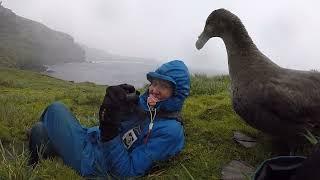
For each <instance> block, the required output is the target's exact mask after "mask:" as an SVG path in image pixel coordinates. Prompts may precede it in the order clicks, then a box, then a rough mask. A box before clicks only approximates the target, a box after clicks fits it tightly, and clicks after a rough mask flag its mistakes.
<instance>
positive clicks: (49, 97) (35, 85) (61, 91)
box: [0, 68, 270, 179]
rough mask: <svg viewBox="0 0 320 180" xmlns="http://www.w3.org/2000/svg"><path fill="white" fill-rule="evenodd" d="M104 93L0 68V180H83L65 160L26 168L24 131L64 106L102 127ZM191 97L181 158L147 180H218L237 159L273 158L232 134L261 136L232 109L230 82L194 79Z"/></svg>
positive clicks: (261, 147)
mask: <svg viewBox="0 0 320 180" xmlns="http://www.w3.org/2000/svg"><path fill="white" fill-rule="evenodd" d="M104 91H105V87H103V86H97V85H94V84H91V83H71V82H66V81H62V80H58V79H55V78H51V77H48V76H45V75H41V74H38V73H34V72H29V71H21V70H15V69H7V68H0V104H1V106H0V139H1V141H2V145H1V146H0V179H2V178H3V179H29V178H40V179H42V178H43V179H81V177H80V176H78V175H77V174H76V173H75V172H74V171H73V170H71V169H70V168H68V167H66V166H64V165H63V163H62V162H61V160H60V159H58V158H56V159H53V160H42V161H41V163H40V164H39V166H37V167H36V168H35V169H33V170H32V169H31V168H30V167H28V166H27V165H26V159H27V157H28V152H27V150H26V136H25V130H26V129H27V128H30V127H31V125H32V124H33V123H34V122H36V121H37V120H38V118H39V116H40V114H41V112H42V110H43V109H44V108H45V107H46V106H47V105H49V104H50V103H52V102H54V101H62V102H63V103H65V104H66V105H67V106H68V107H69V108H70V109H71V111H73V112H74V113H75V114H76V116H77V117H78V118H79V120H80V122H81V123H82V124H85V125H87V126H93V125H96V124H97V111H98V108H99V105H100V102H101V100H102V98H103V95H104ZM191 94H192V95H191V96H190V97H189V98H188V99H187V101H186V103H185V106H184V108H183V117H184V120H185V129H186V147H185V149H184V150H183V152H182V153H181V154H180V155H179V156H178V157H176V158H174V159H172V160H170V161H169V162H166V163H164V162H163V163H159V164H158V165H157V166H156V167H155V168H154V169H153V171H152V172H151V173H150V174H149V175H147V176H145V177H144V178H147V179H158V178H160V179H168V178H170V179H171V178H175V179H177V178H178V179H192V178H194V179H218V178H219V177H220V176H221V168H222V166H223V165H225V164H227V163H228V162H230V161H231V160H233V159H236V160H243V161H246V162H248V163H249V164H251V165H253V166H256V165H257V164H258V163H260V162H261V161H263V159H265V158H266V157H268V156H269V154H270V153H269V152H270V149H269V148H268V147H269V146H268V144H267V143H258V145H257V146H256V147H254V148H252V149H246V148H244V147H242V146H240V145H238V144H236V143H235V142H234V141H233V140H232V136H233V131H241V132H244V133H246V134H249V135H251V136H255V137H261V136H262V134H261V133H259V132H257V131H256V130H254V129H252V128H250V127H248V126H247V125H245V124H244V123H243V122H242V121H241V120H240V118H239V117H238V116H237V115H236V114H235V113H234V112H233V110H232V107H231V104H230V94H229V78H228V76H219V77H212V78H211V77H206V76H201V75H197V76H194V77H192V88H191Z"/></svg>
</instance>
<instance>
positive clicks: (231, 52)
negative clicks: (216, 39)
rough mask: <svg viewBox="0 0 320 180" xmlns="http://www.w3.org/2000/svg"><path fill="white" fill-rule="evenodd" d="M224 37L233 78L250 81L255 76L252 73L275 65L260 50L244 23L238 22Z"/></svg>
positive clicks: (230, 72)
mask: <svg viewBox="0 0 320 180" xmlns="http://www.w3.org/2000/svg"><path fill="white" fill-rule="evenodd" d="M222 39H223V41H224V43H225V46H226V49H227V53H228V66H229V74H230V77H231V80H235V79H242V80H243V79H247V80H248V81H250V80H251V79H252V78H254V76H252V75H253V74H258V73H259V71H260V70H261V68H265V67H268V66H269V65H271V66H273V65H274V64H273V63H272V62H271V61H270V60H268V58H267V57H266V56H264V55H263V54H262V53H261V52H260V51H259V49H258V48H257V47H256V45H255V44H254V43H253V41H252V39H251V38H250V36H249V34H248V32H247V31H246V29H245V27H244V26H243V25H242V23H240V24H237V27H235V28H233V30H232V31H229V32H228V33H226V34H225V35H224V36H222ZM272 64H273V65H272ZM260 67H261V68H260Z"/></svg>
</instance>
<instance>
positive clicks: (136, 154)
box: [81, 60, 190, 177]
mask: <svg viewBox="0 0 320 180" xmlns="http://www.w3.org/2000/svg"><path fill="white" fill-rule="evenodd" d="M153 78H158V79H162V80H167V81H170V82H171V83H172V85H173V87H174V92H173V95H172V96H171V97H170V98H169V99H167V100H164V101H161V102H158V103H157V105H156V106H155V108H156V109H157V110H165V111H180V110H181V109H182V106H183V102H184V100H185V99H186V98H187V96H188V95H189V91H190V77H189V72H188V69H187V67H186V66H185V64H184V63H183V62H182V61H180V60H174V61H170V62H168V63H165V64H163V65H162V66H161V67H160V68H158V69H157V70H156V71H155V72H149V73H148V74H147V79H148V80H149V81H151V79H153ZM147 97H148V90H147V91H146V92H145V93H144V94H143V95H141V96H140V101H139V106H140V107H141V108H142V109H144V110H145V111H148V106H147ZM149 123H150V119H149V118H148V117H147V118H146V119H139V117H138V115H133V116H130V117H128V119H126V120H124V121H122V122H121V127H120V133H119V135H118V136H116V137H115V138H113V139H112V140H110V141H107V142H102V141H100V137H99V136H100V132H99V128H98V127H92V128H89V129H88V130H87V136H86V140H85V146H84V150H83V152H82V160H81V174H82V175H106V174H112V175H115V176H119V177H131V176H140V175H144V174H145V173H146V172H147V171H148V170H149V169H150V168H151V167H152V165H153V164H154V163H155V162H157V161H161V160H167V159H168V158H169V157H171V156H174V155H176V154H177V153H179V152H180V151H181V150H182V148H183V147H184V141H185V139H184V138H185V137H184V130H183V126H182V124H181V123H180V122H179V121H177V120H175V119H169V118H159V117H157V116H156V117H155V120H154V125H153V128H152V131H151V133H150V136H149V137H148V140H147V142H146V143H144V139H145V138H146V136H147V134H148V128H149Z"/></svg>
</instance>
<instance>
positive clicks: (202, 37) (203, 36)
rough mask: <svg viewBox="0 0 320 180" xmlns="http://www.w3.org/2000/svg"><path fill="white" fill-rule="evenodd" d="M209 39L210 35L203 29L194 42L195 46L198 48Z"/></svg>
mask: <svg viewBox="0 0 320 180" xmlns="http://www.w3.org/2000/svg"><path fill="white" fill-rule="evenodd" d="M209 39H210V37H209V36H208V35H207V33H206V32H205V31H203V32H202V33H201V34H200V36H199V37H198V40H197V42H196V48H197V49H198V50H200V49H201V48H202V47H203V46H204V45H205V44H206V43H207V41H208V40H209Z"/></svg>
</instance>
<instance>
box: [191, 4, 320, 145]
mask: <svg viewBox="0 0 320 180" xmlns="http://www.w3.org/2000/svg"><path fill="white" fill-rule="evenodd" d="M212 37H220V38H222V39H223V41H224V43H225V46H226V49H227V54H228V66H229V75H230V78H231V90H232V105H233V109H234V110H235V112H236V113H237V114H238V115H239V116H240V117H241V118H242V119H243V120H244V121H245V122H247V123H248V124H249V125H251V126H252V127H254V128H257V129H259V130H261V131H263V132H266V133H268V134H271V135H273V136H276V137H279V138H281V139H283V140H286V141H287V140H289V142H290V141H293V142H292V143H295V142H294V141H295V139H296V138H297V137H301V134H303V133H305V132H306V130H309V131H311V132H314V131H316V130H317V129H318V128H319V125H320V73H318V72H316V71H299V70H292V69H285V68H282V67H280V66H278V65H277V64H275V63H274V62H272V61H271V60H270V59H269V58H268V57H267V56H265V55H264V54H263V53H261V52H260V51H259V49H258V48H257V46H256V45H255V44H254V43H253V41H252V39H251V38H250V36H249V35H248V33H247V31H246V29H245V27H244V25H243V24H242V22H241V21H240V19H239V18H238V17H237V16H236V15H234V14H232V13H231V12H229V11H228V10H225V9H218V10H215V11H213V12H212V13H211V14H210V15H209V17H208V18H207V21H206V24H205V27H204V30H203V32H202V33H201V35H200V36H199V39H198V41H197V42H196V47H197V49H201V48H202V47H203V46H204V45H205V43H206V42H207V41H208V40H209V39H210V38H212ZM293 53H294V52H293Z"/></svg>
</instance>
